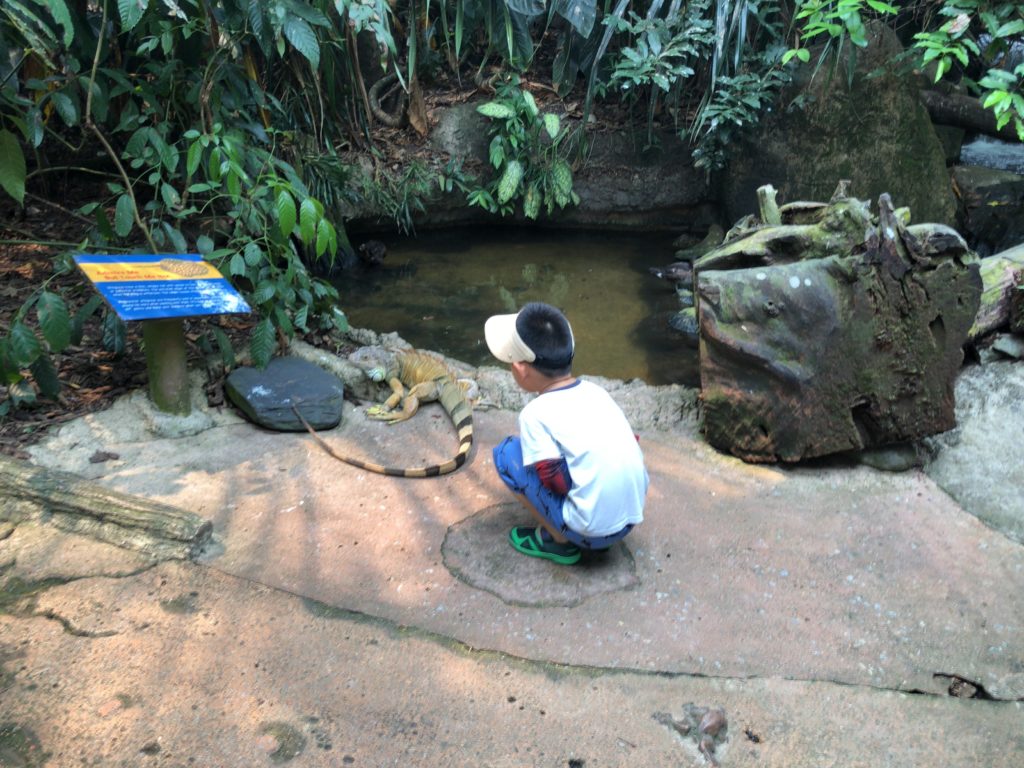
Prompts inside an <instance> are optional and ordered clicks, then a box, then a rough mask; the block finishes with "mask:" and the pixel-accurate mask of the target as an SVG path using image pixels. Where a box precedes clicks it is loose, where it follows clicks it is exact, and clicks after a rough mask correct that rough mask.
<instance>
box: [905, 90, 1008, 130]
mask: <svg viewBox="0 0 1024 768" xmlns="http://www.w3.org/2000/svg"><path fill="white" fill-rule="evenodd" d="M921 103H922V104H924V106H925V109H927V110H928V115H929V116H930V117H931V119H932V122H933V123H939V124H941V125H953V126H956V127H957V128H965V129H967V130H968V131H977V132H978V133H984V134H987V135H989V136H995V137H996V138H1000V139H1003V140H1004V141H1012V142H1016V141H1018V139H1017V131H1016V130H1015V129H1014V127H1013V125H1012V124H1011V125H1005V126H1003V127H1002V128H996V115H995V113H994V112H993V111H992V110H991V109H985V108H984V107H983V106H981V102H980V101H978V99H975V98H973V97H972V96H959V95H956V94H948V95H947V94H944V93H940V92H939V91H921Z"/></svg>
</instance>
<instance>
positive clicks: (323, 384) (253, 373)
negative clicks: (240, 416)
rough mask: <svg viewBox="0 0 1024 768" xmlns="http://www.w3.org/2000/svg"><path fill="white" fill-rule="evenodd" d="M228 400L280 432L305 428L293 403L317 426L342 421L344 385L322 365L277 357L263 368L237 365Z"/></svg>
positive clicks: (229, 383)
mask: <svg viewBox="0 0 1024 768" xmlns="http://www.w3.org/2000/svg"><path fill="white" fill-rule="evenodd" d="M224 389H225V392H226V393H227V395H228V399H230V400H231V402H232V403H234V404H235V406H237V407H238V409H239V410H240V411H242V413H244V414H245V415H246V416H247V417H248V418H249V419H250V420H251V421H253V422H255V423H256V424H259V425H260V426H262V427H266V428H267V429H273V430H276V431H278V432H301V431H302V430H303V429H305V428H304V427H303V426H302V422H301V421H299V419H298V417H297V416H296V415H295V412H294V411H293V410H292V405H295V406H296V407H297V408H299V409H300V410H301V411H302V415H303V417H304V418H305V419H306V421H308V422H309V423H310V425H311V426H313V428H314V429H331V428H332V427H336V426H337V425H338V423H339V422H340V421H341V409H342V403H343V400H344V385H343V384H342V382H341V380H340V379H338V378H337V377H335V376H332V375H331V374H329V373H327V372H326V371H325V370H323V369H322V368H320V367H318V366H316V365H314V364H313V363H310V362H308V361H306V360H301V359H299V358H296V357H276V358H274V359H273V360H271V361H270V364H269V365H267V367H266V368H265V369H264V370H262V371H261V370H259V369H257V368H250V367H244V368H237V369H235V370H234V371H232V372H231V374H230V375H229V376H228V378H227V381H226V382H225V384H224Z"/></svg>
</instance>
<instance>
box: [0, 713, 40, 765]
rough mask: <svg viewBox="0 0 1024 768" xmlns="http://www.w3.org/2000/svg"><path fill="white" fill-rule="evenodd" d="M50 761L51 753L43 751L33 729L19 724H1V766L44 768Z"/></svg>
mask: <svg viewBox="0 0 1024 768" xmlns="http://www.w3.org/2000/svg"><path fill="white" fill-rule="evenodd" d="M49 760H50V755H49V753H48V752H44V751H43V747H42V744H40V743H39V739H38V738H37V737H36V735H35V733H33V732H32V730H31V729H29V728H25V727H23V726H21V725H18V724H17V723H9V722H8V723H0V765H9V766H12V768H13V767H14V766H17V768H42V766H44V765H46V764H47V763H48V762H49Z"/></svg>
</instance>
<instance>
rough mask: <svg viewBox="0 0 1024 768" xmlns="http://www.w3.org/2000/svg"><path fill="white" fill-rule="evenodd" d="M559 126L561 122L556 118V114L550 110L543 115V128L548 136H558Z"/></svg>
mask: <svg viewBox="0 0 1024 768" xmlns="http://www.w3.org/2000/svg"><path fill="white" fill-rule="evenodd" d="M561 127H562V123H561V121H560V120H559V119H558V115H553V114H551V113H550V112H548V113H546V114H545V115H544V130H545V131H547V132H548V136H550V137H551V138H552V139H553V138H555V137H556V136H558V131H559V129H560V128H561Z"/></svg>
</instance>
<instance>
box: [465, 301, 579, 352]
mask: <svg viewBox="0 0 1024 768" xmlns="http://www.w3.org/2000/svg"><path fill="white" fill-rule="evenodd" d="M484 338H485V339H486V341H487V347H488V349H490V350H491V354H492V355H494V356H495V357H496V358H498V359H499V360H501V361H502V362H503V363H533V364H534V365H538V366H541V367H546V368H564V367H565V366H567V365H569V364H571V363H572V358H573V352H574V350H575V341H574V339H573V335H572V328H571V326H570V325H569V321H568V320H567V319H566V317H565V315H563V314H562V313H561V312H560V311H559V310H558V309H556V308H555V307H552V306H551V305H549V304H544V303H542V302H539V301H538V302H531V303H529V304H527V305H525V306H524V307H523V308H522V309H520V310H519V311H518V312H516V313H515V314H511V315H494V316H493V317H489V318H488V319H487V322H485V323H484Z"/></svg>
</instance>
